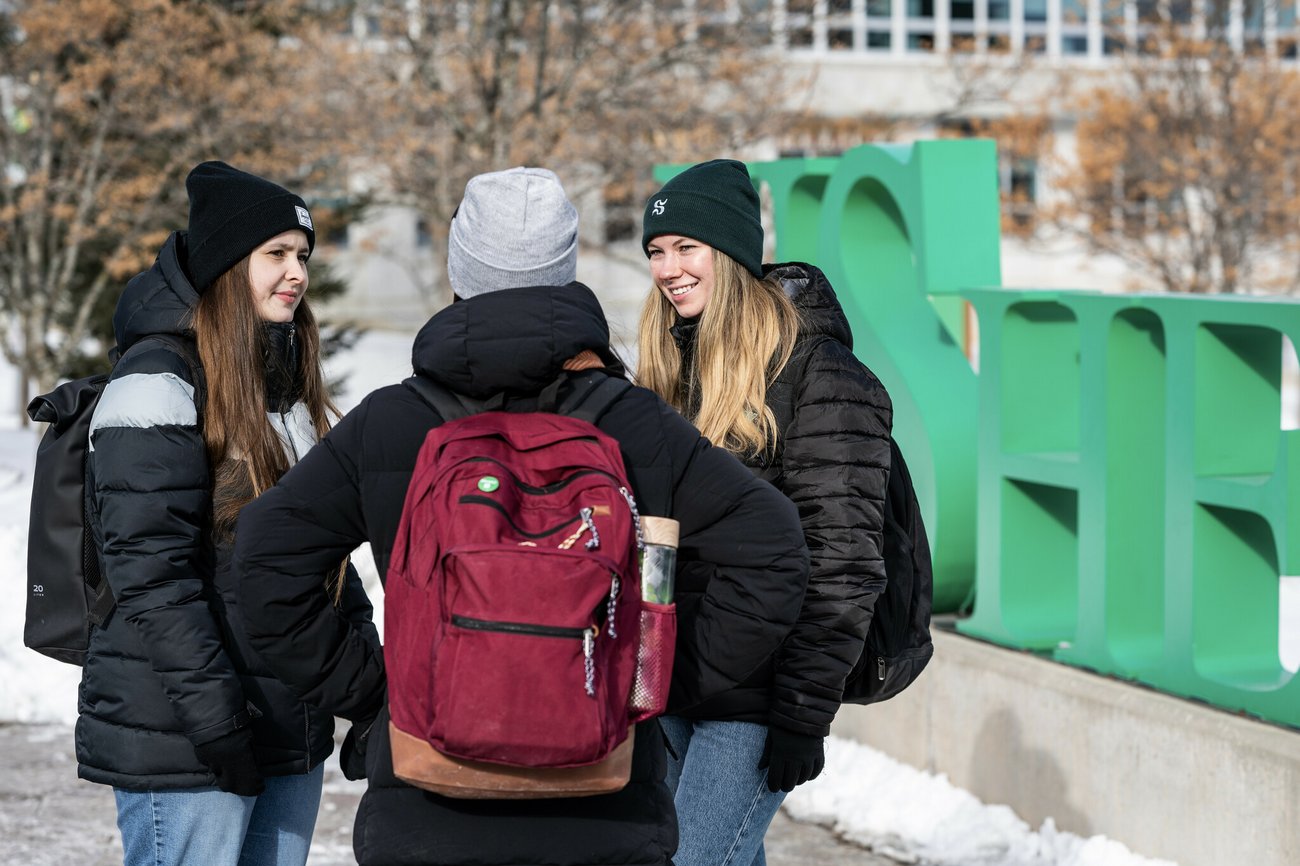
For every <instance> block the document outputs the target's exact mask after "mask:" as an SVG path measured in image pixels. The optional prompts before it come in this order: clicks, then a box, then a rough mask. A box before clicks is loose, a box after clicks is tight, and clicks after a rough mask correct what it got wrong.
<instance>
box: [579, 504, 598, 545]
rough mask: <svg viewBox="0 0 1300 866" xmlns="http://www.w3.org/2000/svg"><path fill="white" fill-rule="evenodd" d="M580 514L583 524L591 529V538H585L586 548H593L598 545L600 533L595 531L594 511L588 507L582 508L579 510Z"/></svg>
mask: <svg viewBox="0 0 1300 866" xmlns="http://www.w3.org/2000/svg"><path fill="white" fill-rule="evenodd" d="M579 514H580V515H581V516H582V522H583V524H584V525H585V526H586V527H587V528H588V529H590V530H591V538H588V539H587V549H588V550H595V549H596V548H597V547H600V533H599V532H597V531H596V518H595V511H594V510H592V509H590V508H584V509H582V511H580V512H579Z"/></svg>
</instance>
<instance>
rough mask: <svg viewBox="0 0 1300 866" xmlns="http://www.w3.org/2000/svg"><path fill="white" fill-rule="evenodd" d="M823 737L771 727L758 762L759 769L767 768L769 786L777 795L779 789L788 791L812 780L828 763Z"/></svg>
mask: <svg viewBox="0 0 1300 866" xmlns="http://www.w3.org/2000/svg"><path fill="white" fill-rule="evenodd" d="M823 739H824V738H822V737H816V736H811V735H809V734H796V733H793V732H791V731H787V730H785V729H784V728H777V727H770V728H768V729H767V742H766V743H765V744H764V745H763V757H762V759H761V760H760V761H759V762H758V768H759V769H760V770H761V769H763V768H764V767H767V768H768V770H767V789H768V790H769V791H771V792H772V793H774V794H775V793H776V792H777V791H785V792H786V793H787V794H788V793H790V792H791V791H793V790H794V789H795V786H796V785H802V784H803V783H804V782H811V781H812V780H813V779H816V778H817V777H818V776H819V775H821V772H822V769H823V768H824V767H825V766H826V753H825V752H824V751H823V749H822V742H823Z"/></svg>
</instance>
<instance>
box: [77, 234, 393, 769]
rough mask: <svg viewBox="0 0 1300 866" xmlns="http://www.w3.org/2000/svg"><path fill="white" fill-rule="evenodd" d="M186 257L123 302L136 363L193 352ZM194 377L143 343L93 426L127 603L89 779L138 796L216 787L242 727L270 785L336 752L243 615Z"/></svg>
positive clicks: (357, 605)
mask: <svg viewBox="0 0 1300 866" xmlns="http://www.w3.org/2000/svg"><path fill="white" fill-rule="evenodd" d="M183 245H184V234H183V233H176V234H173V235H172V236H171V237H170V238H169V239H168V240H167V242H166V244H165V245H164V246H163V248H162V250H161V252H160V253H159V255H158V260H157V262H156V263H155V264H154V266H153V267H152V268H151V269H150V270H148V271H146V272H145V273H143V274H140V275H139V276H137V277H135V278H134V279H133V280H131V282H130V283H129V284H128V285H127V288H126V290H125V291H124V292H123V294H122V297H121V299H120V300H119V302H118V306H117V312H116V314H115V316H114V320H113V323H114V328H115V331H116V337H117V343H118V347H119V348H120V349H121V350H122V351H123V352H124V353H125V352H126V350H128V349H129V348H130V347H131V346H133V345H135V344H136V343H137V342H139V341H141V340H143V339H144V338H145V337H147V336H149V335H151V334H171V335H176V336H179V337H182V338H184V339H187V340H192V334H190V332H189V331H188V330H187V326H186V322H187V321H188V318H189V314H190V311H191V310H192V308H193V307H194V305H195V304H197V303H198V294H197V293H196V292H195V291H194V289H193V287H192V286H191V285H190V282H189V278H188V277H187V276H186V275H185V272H184V270H183V267H182V264H181V261H182V258H183V255H184V253H183V249H184V246H183ZM286 327H287V326H286ZM277 335H278V336H276V337H274V338H273V339H272V340H271V341H270V342H271V345H272V346H274V347H277V351H278V352H280V353H288V354H289V355H293V352H292V347H291V345H290V344H289V343H288V342H287V341H286V340H285V339H284V338H285V337H286V336H287V334H286V333H285V331H284V329H283V328H281V329H277ZM268 360H269V359H268ZM194 378H195V377H194V374H193V373H192V372H191V369H190V365H189V363H188V362H187V361H186V360H185V359H184V358H182V357H181V356H180V355H178V354H176V352H175V351H174V350H173V349H172V348H171V347H169V346H167V345H164V344H156V345H148V346H142V347H141V348H140V349H138V350H137V351H134V352H130V353H129V354H127V355H126V356H125V357H124V359H123V360H122V362H120V363H119V364H118V365H117V366H116V367H115V368H114V370H113V373H112V377H111V379H110V382H109V385H108V387H107V388H106V389H105V391H104V395H103V397H102V398H101V400H100V403H99V405H98V406H97V408H96V412H95V416H94V421H93V422H92V433H91V443H92V447H93V449H94V450H93V452H92V455H91V464H90V469H91V473H92V476H93V480H94V490H95V497H96V503H97V508H98V514H97V519H96V520H94V521H92V527H93V530H94V531H95V534H96V537H97V540H98V541H99V542H100V549H101V550H102V551H103V562H104V568H105V575H106V576H107V578H108V582H109V585H110V586H111V587H112V590H113V594H114V597H115V598H116V601H117V604H116V607H115V608H114V610H113V612H112V613H111V614H110V615H109V617H108V619H107V620H106V621H105V622H104V625H103V627H102V628H98V629H96V630H95V631H94V632H93V633H92V635H91V643H90V650H89V652H88V654H87V657H86V664H85V669H84V671H83V673H82V680H81V690H80V703H79V711H80V715H79V718H78V720H77V733H76V739H77V760H78V773H79V775H80V776H81V777H82V778H85V779H89V780H91V781H95V782H102V783H105V784H111V785H115V786H119V787H124V788H131V789H136V790H143V789H150V788H152V789H164V788H188V787H197V786H206V785H213V784H215V779H214V777H213V776H212V774H211V773H210V772H208V770H207V769H206V768H205V767H204V766H203V764H202V763H200V762H199V760H198V757H197V756H196V755H195V752H194V746H195V745H198V744H202V743H206V742H209V741H211V740H214V739H216V738H217V737H220V736H222V735H223V734H226V733H229V732H230V731H233V730H235V729H237V728H243V727H248V726H251V727H252V729H253V736H254V748H255V751H256V754H257V759H258V763H259V765H260V766H261V768H262V771H263V773H265V774H267V775H285V774H290V773H302V772H306V771H307V770H309V769H310V768H311V767H313V766H315V765H316V764H319V763H320V762H322V761H323V760H325V758H327V757H328V756H329V754H330V752H331V750H332V749H333V725H334V720H333V718H332V717H331V716H329V715H327V714H325V713H321V712H320V711H317V710H314V709H312V708H310V707H308V706H306V705H305V704H303V703H302V702H300V701H298V700H297V699H296V698H295V697H294V696H293V695H292V693H290V692H289V690H288V689H287V688H286V687H285V686H284V685H282V684H280V683H279V682H278V681H276V680H275V679H274V677H272V676H271V675H270V674H269V672H268V671H267V670H266V668H265V666H264V665H263V664H262V663H261V661H260V660H259V659H258V658H257V655H256V653H254V652H253V651H252V650H251V648H250V647H249V646H248V644H247V641H246V639H245V638H244V635H243V630H242V626H241V623H240V621H239V618H238V617H234V616H231V612H232V611H233V610H234V606H235V594H234V586H233V579H232V577H231V573H230V556H231V554H232V552H233V544H232V542H231V541H230V540H228V539H226V540H220V539H217V538H214V536H213V533H212V531H211V513H212V508H211V505H212V495H213V493H212V488H213V482H212V477H211V472H210V469H209V464H208V457H207V451H206V448H205V447H204V443H203V436H202V434H201V432H200V429H199V426H198V422H199V410H198V407H197V406H196V393H198V392H197V391H196V388H197V389H201V388H202V385H201V384H196V382H195V381H194ZM273 396H275V397H278V398H279V400H278V401H277V402H279V403H280V404H281V405H280V408H284V409H285V410H286V411H285V412H284V413H283V414H280V413H277V416H278V418H279V422H278V423H277V426H282V427H283V433H284V435H285V437H286V442H287V443H289V442H292V443H294V444H295V445H296V450H297V451H302V450H304V448H305V447H307V446H308V445H309V444H310V442H311V440H312V439H314V435H315V434H314V432H312V430H311V428H310V424H308V425H306V427H305V428H304V425H303V423H302V415H303V412H302V408H301V404H297V406H289V405H286V404H292V403H293V400H292V394H291V393H286V392H285V391H284V390H283V389H280V390H279V393H277V394H273ZM199 402H201V398H200V400H199ZM250 408H251V407H250ZM273 423H274V422H273ZM323 571H324V570H322V573H323ZM322 587H323V578H322ZM348 587H349V590H348V592H346V593H345V597H346V599H347V601H346V607H347V609H348V615H349V616H351V617H353V618H354V619H355V621H356V623H357V627H358V629H362V630H365V629H368V630H369V633H370V635H371V638H372V639H373V640H375V642H376V643H377V642H378V639H377V636H375V634H374V626H373V624H370V623H369V619H370V606H369V602H368V601H367V600H366V598H365V593H364V591H362V590H361V588H360V581H359V580H357V579H356V576H355V573H352V574H351V576H350V580H349V582H348ZM321 595H322V597H323V596H324V589H323V588H322V589H321Z"/></svg>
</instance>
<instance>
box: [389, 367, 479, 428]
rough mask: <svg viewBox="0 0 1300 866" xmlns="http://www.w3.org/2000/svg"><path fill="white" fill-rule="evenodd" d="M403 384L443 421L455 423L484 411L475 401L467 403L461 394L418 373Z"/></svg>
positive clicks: (404, 380) (403, 381)
mask: <svg viewBox="0 0 1300 866" xmlns="http://www.w3.org/2000/svg"><path fill="white" fill-rule="evenodd" d="M402 384H403V385H405V386H406V387H408V388H410V389H411V390H412V391H414V392H415V393H416V394H418V395H419V396H420V398H421V399H422V400H424V402H426V403H428V404H429V405H430V406H432V407H433V411H435V412H437V413H438V417H440V418H442V420H443V421H455V420H456V419H457V418H465V417H467V416H469V415H473V414H474V413H475V412H479V411H482V407H481V406H477V405H475V404H474V403H473V401H467V400H466V399H465V398H464V397H461V396H460V395H459V394H456V393H454V392H452V391H450V390H448V389H446V388H444V387H442V386H441V385H439V384H438V383H437V382H435V381H433V380H432V379H430V378H428V377H426V376H421V375H419V374H418V373H417V374H416V375H414V376H408V377H407V378H406V379H403V380H402Z"/></svg>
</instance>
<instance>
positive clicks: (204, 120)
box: [0, 0, 312, 389]
mask: <svg viewBox="0 0 1300 866" xmlns="http://www.w3.org/2000/svg"><path fill="white" fill-rule="evenodd" d="M235 5H237V4H235ZM243 5H244V6H246V7H250V8H249V9H241V10H236V11H232V9H231V7H232V4H204V3H188V2H172V0H59V2H53V0H27V2H14V3H9V4H6V6H5V7H4V9H5V10H6V11H4V12H0V171H2V172H3V174H0V320H2V321H3V322H4V328H3V333H2V334H0V350H2V351H3V353H4V356H5V358H6V359H7V360H8V361H9V362H10V363H12V364H14V365H15V366H16V367H17V368H18V369H19V370H20V371H21V373H22V374H23V376H24V377H25V380H26V381H34V382H35V383H36V384H37V385H38V387H40V388H42V389H45V388H48V387H50V386H52V385H53V384H54V382H55V381H56V380H57V379H58V378H59V377H60V376H61V375H62V374H63V373H64V372H65V371H66V370H67V369H68V368H69V367H70V366H71V364H72V362H73V359H74V358H76V356H77V355H78V353H80V352H82V351H83V350H84V343H85V341H86V339H87V337H88V335H89V334H90V332H91V328H92V323H93V319H94V316H95V314H96V312H97V311H101V312H102V310H103V309H104V307H105V305H106V304H108V303H111V296H112V295H114V294H115V293H116V290H117V289H118V288H120V286H121V285H122V283H123V281H124V280H125V279H127V278H128V277H130V276H131V275H133V274H134V273H136V272H138V271H139V270H141V269H142V268H144V267H147V266H148V264H149V263H150V261H151V259H152V256H153V253H154V251H155V250H156V248H157V246H158V244H159V243H160V242H161V241H162V240H163V239H164V238H165V237H166V235H167V233H168V231H169V230H170V229H171V228H174V227H177V226H180V225H183V224H184V222H183V221H184V215H185V191H184V187H183V183H182V180H183V178H184V176H185V172H186V171H187V170H188V168H189V167H190V166H192V165H193V164H195V163H196V162H198V161H200V160H202V159H207V158H220V159H225V160H228V161H231V162H235V163H237V164H240V165H241V167H247V168H250V169H251V170H258V171H265V172H268V173H274V174H275V176H277V177H281V178H285V179H286V180H287V179H288V174H289V172H291V171H297V170H300V169H301V167H302V166H303V165H304V164H307V163H309V161H310V160H309V159H308V157H307V155H306V153H305V152H304V141H307V140H310V139H311V138H312V137H311V136H304V135H298V134H296V133H295V130H297V129H300V128H301V125H302V113H301V112H300V110H299V109H300V105H301V102H302V97H301V95H300V93H299V91H298V89H297V87H296V86H295V85H294V84H293V83H292V82H293V72H292V64H288V63H286V62H285V50H284V44H285V40H284V35H283V34H284V33H285V32H287V30H288V28H289V27H290V26H296V25H295V24H294V22H295V21H296V20H297V12H298V11H300V10H299V9H298V7H299V6H301V5H302V4H296V3H288V2H283V3H275V2H263V3H256V4H243ZM253 7H255V8H253ZM286 69H287V70H288V71H286Z"/></svg>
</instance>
